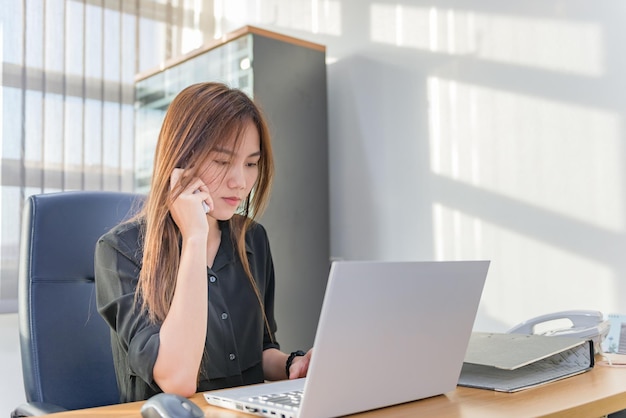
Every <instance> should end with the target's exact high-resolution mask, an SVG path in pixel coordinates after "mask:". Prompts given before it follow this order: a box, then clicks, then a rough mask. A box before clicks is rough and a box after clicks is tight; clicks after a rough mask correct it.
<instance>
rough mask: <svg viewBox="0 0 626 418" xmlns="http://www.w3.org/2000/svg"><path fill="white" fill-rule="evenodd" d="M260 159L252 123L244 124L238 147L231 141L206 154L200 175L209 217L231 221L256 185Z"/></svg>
mask: <svg viewBox="0 0 626 418" xmlns="http://www.w3.org/2000/svg"><path fill="white" fill-rule="evenodd" d="M260 158H261V141H260V139H259V133H258V131H257V129H256V126H255V125H254V124H253V123H252V122H248V123H247V124H246V127H245V130H244V133H243V137H242V139H241V141H240V143H239V144H238V147H237V148H235V146H234V141H233V145H231V146H228V145H227V146H226V147H225V148H223V149H218V150H215V151H214V152H212V153H211V154H210V155H209V159H208V161H207V163H206V166H205V167H204V170H202V173H203V174H202V175H201V179H202V181H203V182H204V183H205V184H206V185H207V186H208V188H209V193H210V194H211V198H212V199H213V208H212V209H211V211H210V212H209V216H211V217H213V218H215V219H217V220H220V221H225V220H228V219H230V218H232V216H233V215H234V214H235V212H236V210H237V208H238V207H239V205H240V204H241V202H242V201H243V200H245V199H246V198H247V197H248V195H249V194H250V191H251V190H252V187H253V186H254V184H255V183H256V180H257V177H258V176H259V159H260Z"/></svg>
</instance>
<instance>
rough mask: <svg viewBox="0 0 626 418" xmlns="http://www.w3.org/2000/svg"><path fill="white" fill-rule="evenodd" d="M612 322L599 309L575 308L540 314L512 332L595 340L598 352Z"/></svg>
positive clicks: (515, 327) (511, 330)
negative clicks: (605, 318)
mask: <svg viewBox="0 0 626 418" xmlns="http://www.w3.org/2000/svg"><path fill="white" fill-rule="evenodd" d="M609 328H610V323H609V321H607V320H604V316H603V315H602V313H601V312H598V311H587V310H573V311H561V312H554V313H551V314H546V315H540V316H537V317H535V318H531V319H529V320H527V321H524V322H522V323H521V324H518V325H516V326H514V327H513V328H511V329H510V330H509V331H508V332H509V333H512V334H538V335H548V336H566V337H578V338H584V339H587V340H593V343H594V346H595V348H596V352H597V351H598V350H600V344H601V343H602V340H604V338H605V337H606V335H607V334H608V333H609Z"/></svg>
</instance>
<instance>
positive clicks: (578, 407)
mask: <svg viewBox="0 0 626 418" xmlns="http://www.w3.org/2000/svg"><path fill="white" fill-rule="evenodd" d="M191 399H192V400H193V401H194V402H195V403H196V404H198V405H200V407H201V408H202V409H203V410H204V413H205V417H206V418H250V417H252V415H248V414H243V413H237V412H231V411H228V410H226V409H222V408H218V407H214V406H210V405H208V404H207V403H206V402H205V401H204V398H203V397H202V394H201V393H197V394H195V395H194V396H193V397H192V398H191ZM142 403H143V402H132V403H127V404H121V405H112V406H105V407H99V408H91V409H84V410H78V411H69V412H62V413H57V414H52V415H49V417H50V418H87V417H115V418H130V417H135V418H136V417H139V416H140V414H139V410H140V408H141V405H142ZM622 409H626V368H618V367H608V366H602V365H597V366H596V367H595V368H594V369H592V370H591V371H589V372H586V373H583V374H581V375H578V376H573V377H570V378H567V379H563V380H560V381H558V382H553V383H549V384H546V385H543V386H540V387H536V388H531V389H526V390H523V391H521V392H517V393H499V392H492V391H489V390H483V389H471V388H465V387H457V388H456V389H455V390H453V391H452V392H448V393H446V394H444V395H440V396H435V397H432V398H428V399H423V400H420V401H415V402H411V403H406V404H402V405H396V406H393V407H389V408H383V409H378V410H374V411H369V412H365V413H362V414H358V416H360V417H361V416H362V417H366V418H383V417H385V418H389V417H392V418H414V417H417V416H422V417H438V418H439V417H457V418H461V417H463V418H472V417H476V418H502V417H506V418H518V417H519V418H528V417H564V418H565V417H567V418H592V417H601V416H604V415H606V414H609V413H611V412H616V411H619V410H622ZM354 416H357V415H354Z"/></svg>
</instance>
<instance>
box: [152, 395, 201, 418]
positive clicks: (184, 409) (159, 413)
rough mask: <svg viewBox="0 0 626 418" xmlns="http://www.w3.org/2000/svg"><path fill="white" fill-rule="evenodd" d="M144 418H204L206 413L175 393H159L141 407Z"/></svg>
mask: <svg viewBox="0 0 626 418" xmlns="http://www.w3.org/2000/svg"><path fill="white" fill-rule="evenodd" d="M141 416H142V417H143V418H202V417H204V412H202V409H200V407H199V406H198V405H196V404H195V403H193V402H191V401H190V400H189V399H187V398H185V397H183V396H180V395H175V394H173V393H159V394H157V395H154V396H153V397H151V398H150V399H148V400H147V401H146V402H145V403H144V404H143V406H142V407H141Z"/></svg>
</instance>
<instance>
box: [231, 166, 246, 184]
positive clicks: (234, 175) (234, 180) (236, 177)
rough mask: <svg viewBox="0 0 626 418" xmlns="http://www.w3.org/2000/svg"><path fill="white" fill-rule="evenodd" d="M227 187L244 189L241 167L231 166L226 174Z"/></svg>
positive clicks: (244, 177) (243, 175) (244, 181)
mask: <svg viewBox="0 0 626 418" xmlns="http://www.w3.org/2000/svg"><path fill="white" fill-rule="evenodd" d="M228 187H230V188H231V189H245V188H246V176H245V174H244V170H243V167H238V166H233V167H232V168H231V170H230V172H229V174H228Z"/></svg>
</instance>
